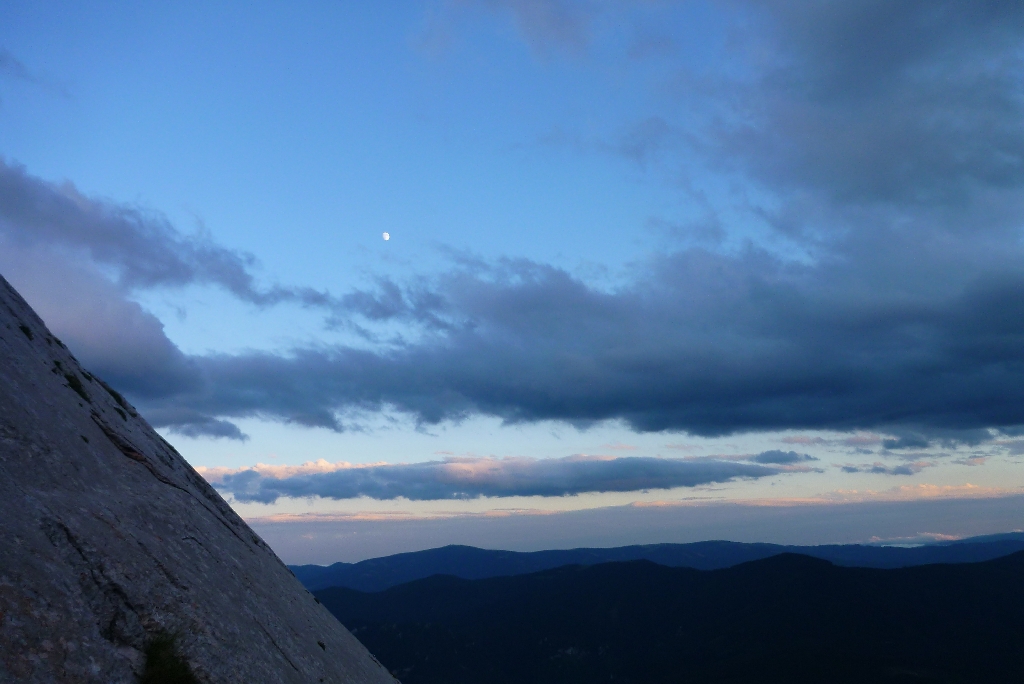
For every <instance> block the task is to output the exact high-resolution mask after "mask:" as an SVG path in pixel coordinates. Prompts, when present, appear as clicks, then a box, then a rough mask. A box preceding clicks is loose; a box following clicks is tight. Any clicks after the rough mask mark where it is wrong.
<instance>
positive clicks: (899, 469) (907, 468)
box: [840, 461, 935, 475]
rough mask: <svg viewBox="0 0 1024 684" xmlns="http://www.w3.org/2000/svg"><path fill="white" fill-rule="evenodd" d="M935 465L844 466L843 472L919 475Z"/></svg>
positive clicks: (915, 462)
mask: <svg viewBox="0 0 1024 684" xmlns="http://www.w3.org/2000/svg"><path fill="white" fill-rule="evenodd" d="M934 465H935V464H934V463H930V462H928V461H914V462H913V463H903V464H901V465H898V466H888V465H886V464H884V463H879V462H876V463H872V464H871V465H844V466H841V468H840V469H841V470H842V471H843V472H844V473H872V474H874V475H917V474H918V473H919V472H921V471H922V470H924V469H925V468H931V467H933V466H934Z"/></svg>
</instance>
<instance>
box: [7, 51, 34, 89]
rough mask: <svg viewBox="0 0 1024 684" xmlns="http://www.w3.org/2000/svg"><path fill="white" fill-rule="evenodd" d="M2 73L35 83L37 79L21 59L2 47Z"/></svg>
mask: <svg viewBox="0 0 1024 684" xmlns="http://www.w3.org/2000/svg"><path fill="white" fill-rule="evenodd" d="M0 74H3V75H5V76H10V77H11V78H16V79H18V80H21V81H28V82H29V83H35V81H36V79H35V77H34V76H33V75H32V73H31V72H30V71H29V70H28V67H26V66H25V65H24V64H22V63H21V61H20V60H19V59H18V58H17V57H15V56H14V55H12V54H11V53H10V51H9V50H7V49H6V48H2V47H0Z"/></svg>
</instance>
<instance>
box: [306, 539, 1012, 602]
mask: <svg viewBox="0 0 1024 684" xmlns="http://www.w3.org/2000/svg"><path fill="white" fill-rule="evenodd" d="M1022 550H1024V533H1021V532H1013V533H1008V534H999V535H989V536H986V537H976V538H973V539H964V540H960V541H956V542H942V543H937V544H928V545H925V546H915V547H909V548H904V547H897V546H866V545H860V544H847V545H828V546H782V545H778V544H744V543H739V542H728V541H706V542H697V543H693V544H650V545H645V546H621V547H617V548H611V549H568V550H560V551H534V552H518V551H491V550H487V549H478V548H475V547H472V546H445V547H442V548H439V549H430V550H427V551H415V552H412V553H399V554H396V555H394V556H385V557H383V558H373V559H370V560H365V561H361V562H359V563H335V564H334V565H329V566H322V565H291V566H289V567H290V568H291V570H292V572H294V573H295V576H296V577H298V578H299V581H300V582H302V583H303V584H304V585H305V586H306V588H307V589H309V590H311V591H313V590H316V589H324V588H326V587H348V588H350V589H358V590H360V591H382V590H384V589H387V588H389V587H393V586H397V585H399V584H404V583H406V582H411V581H413V580H417V579H422V578H424V577H430V576H431V575H452V576H454V577H461V578H463V579H484V578H487V577H502V576H510V575H523V574H526V573H531V572H539V571H541V570H550V569H552V568H557V567H561V566H563V565H597V564H599V563H610V562H616V561H632V560H649V561H652V562H654V563H658V564H659V565H667V566H669V567H682V568H694V569H697V570H717V569H720V568H728V567H732V566H734V565H738V564H739V563H745V562H748V561H752V560H759V559H761V558H769V557H771V556H777V555H779V554H780V553H799V554H802V555H805V556H811V557H813V558H820V559H822V560H827V561H830V562H832V563H835V564H836V565H844V566H850V567H863V568H902V567H910V566H915V565H927V564H930V563H976V562H979V561H986V560H991V559H993V558H999V557H1001V556H1005V555H1008V554H1011V553H1014V552H1016V551H1022Z"/></svg>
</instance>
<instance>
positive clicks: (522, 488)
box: [0, 0, 1024, 560]
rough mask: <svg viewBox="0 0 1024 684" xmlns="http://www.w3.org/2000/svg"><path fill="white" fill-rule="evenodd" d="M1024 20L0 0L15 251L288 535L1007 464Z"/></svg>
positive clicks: (911, 484) (1017, 483)
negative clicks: (9, 0) (335, 526)
mask: <svg viewBox="0 0 1024 684" xmlns="http://www.w3.org/2000/svg"><path fill="white" fill-rule="evenodd" d="M1020 14H1021V10H1020V9H1019V8H1018V6H1017V5H1015V4H1014V3H1001V2H993V3H981V4H977V5H971V6H965V5H962V4H959V3H952V2H908V3H902V4H899V5H892V4H890V3H885V2H870V1H868V0H859V1H850V2H843V3H838V2H804V1H802V0H789V1H786V2H778V3H761V2H754V1H752V0H751V1H740V0H735V1H731V0H730V1H725V0H722V1H715V2H669V1H668V0H664V1H656V0H652V1H650V2H624V1H616V0H605V1H599V0H593V1H588V0H579V1H574V0H463V1H455V0H450V1H438V2H422V3H398V2H395V3H372V4H367V3H306V4H292V5H289V6H287V7H285V6H283V5H279V4H269V3H263V4H253V5H245V6H242V5H239V4H231V3H221V4H217V5H207V6H203V7H201V8H200V7H196V8H189V7H182V6H177V5H174V4H171V3H166V4H161V3H147V4H145V5H142V6H140V5H137V4H128V3H120V4H119V3H105V4H102V5H87V6H80V5H72V4H70V3H68V4H61V3H47V2H42V3H18V2H14V3H5V5H4V6H3V7H2V8H0V156H2V159H3V167H2V169H0V171H2V173H0V176H2V179H0V273H2V274H3V275H4V277H6V278H7V279H9V280H10V281H11V283H12V284H14V285H15V287H17V288H18V289H19V290H20V291H21V292H22V293H23V295H24V296H25V297H26V298H27V299H28V300H29V302H30V303H31V304H32V305H33V306H34V307H36V308H37V310H38V311H39V312H40V314H41V315H42V316H43V318H44V320H46V321H47V323H48V324H49V325H50V326H51V328H53V329H54V331H55V332H56V333H57V334H58V335H60V336H61V337H62V338H63V339H64V340H65V341H66V342H67V343H68V344H69V346H70V347H71V349H72V350H73V351H75V353H76V354H77V355H78V356H79V357H80V358H81V360H82V361H83V362H84V363H85V364H86V365H87V366H88V367H90V368H92V369H93V370H94V371H96V372H97V373H98V374H100V375H101V376H102V377H104V378H106V379H107V380H108V381H109V382H111V383H112V384H113V385H115V386H116V387H118V388H120V389H122V390H123V391H124V392H125V393H126V395H127V396H128V397H129V398H130V399H131V400H132V401H133V402H135V403H136V404H137V405H138V406H139V407H140V409H141V410H142V411H143V414H144V415H146V416H147V417H148V418H149V419H150V421H151V422H153V423H154V425H156V426H157V427H158V429H160V430H161V431H162V432H163V433H164V434H165V435H166V436H167V437H168V438H169V439H170V440H171V441H172V442H173V443H174V444H175V445H176V446H177V447H178V448H179V449H180V450H181V452H182V453H183V454H184V455H185V456H186V458H188V460H189V461H190V462H191V463H192V464H193V465H195V466H197V467H199V468H200V469H201V471H202V472H204V473H205V474H206V475H207V476H208V477H210V478H211V480H213V481H215V482H216V483H217V485H218V486H219V487H220V488H221V491H222V493H224V494H225V495H226V496H228V497H229V498H230V500H231V501H232V502H233V505H235V506H236V507H237V508H238V510H240V511H241V512H242V513H243V515H245V516H246V517H247V518H249V519H253V520H255V519H261V520H277V521H282V520H286V521H287V524H286V525H285V523H281V522H279V523H275V524H280V525H285V527H284V529H287V530H290V532H288V533H287V534H286V535H285V536H286V537H287V538H288V539H293V538H294V539H299V540H301V539H306V538H307V536H310V535H313V533H312V532H309V533H308V534H307V532H305V531H304V530H306V529H307V528H309V529H312V527H310V526H311V525H313V524H314V522H315V525H316V526H317V527H316V529H317V530H320V532H317V534H323V532H322V530H323V529H326V528H324V527H323V526H324V525H328V526H329V525H330V524H331V523H330V521H331V520H334V521H335V522H336V524H338V525H341V524H342V522H343V523H344V525H352V524H355V523H353V522H352V521H353V520H361V521H363V522H364V523H365V524H366V525H368V526H370V527H367V528H366V529H367V530H370V529H371V528H372V530H373V532H372V533H373V534H374V535H377V536H383V537H384V538H387V536H388V534H390V533H389V531H388V530H389V529H390V530H397V529H398V528H397V527H395V526H394V525H392V526H391V527H389V523H388V522H387V521H388V520H397V519H402V520H419V519H423V520H430V521H433V522H431V523H430V524H432V525H435V526H437V529H438V530H440V532H438V534H440V535H441V537H443V538H444V539H445V540H447V541H455V542H457V541H462V540H464V537H460V536H459V533H458V532H457V530H458V529H462V528H460V527H459V526H458V525H455V523H454V522H452V521H454V520H456V519H462V518H459V516H463V517H464V516H471V517H472V516H484V517H483V518H481V519H487V516H494V515H497V514H498V513H499V512H501V515H505V514H506V513H507V512H508V511H520V512H522V511H527V512H537V511H541V512H545V513H550V516H549V518H548V519H549V521H550V522H549V524H550V526H552V527H553V528H555V529H562V528H565V529H572V527H571V524H570V523H568V522H565V521H567V520H569V518H566V517H564V516H565V515H569V513H565V512H566V511H573V510H576V509H601V510H604V511H605V512H606V513H605V514H606V515H607V516H611V517H610V518H608V519H613V518H614V517H615V515H617V514H616V513H615V512H616V511H620V510H628V506H629V505H631V504H634V503H640V504H644V505H648V504H651V503H654V502H657V503H658V504H659V505H660V506H666V505H680V506H683V505H690V504H689V503H687V502H693V501H702V502H706V503H707V504H708V505H715V506H719V505H724V504H723V502H733V505H736V506H744V507H746V508H742V510H744V511H746V510H762V509H763V507H764V506H768V505H769V504H770V505H771V506H774V507H778V506H785V505H796V504H797V503H799V504H800V505H807V506H813V505H814V503H815V502H818V503H820V504H821V506H822V508H820V510H819V512H820V513H821V514H822V515H824V513H823V511H825V510H829V511H833V512H834V511H839V510H849V509H843V508H842V507H840V508H835V505H836V504H837V502H842V503H844V505H846V504H848V505H849V506H867V505H881V503H879V502H883V503H884V502H892V501H900V502H907V501H910V500H916V499H919V498H927V499H929V500H933V499H941V500H947V499H948V500H949V501H958V502H959V501H975V500H976V501H979V502H982V501H989V500H991V499H993V498H1000V497H1014V496H1020V495H1021V493H1022V492H1024V469H1022V467H1021V453H1022V452H1024V441H1022V440H1021V439H1020V437H1019V436H1020V435H1021V434H1022V426H1024V392H1022V390H1021V387H1024V384H1022V383H1021V380H1024V377H1022V376H1024V356H1022V352H1021V349H1024V347H1022V346H1021V341H1022V340H1024V327H1022V325H1024V324H1022V323H1021V320H1024V319H1022V318H1021V317H1020V316H1019V315H1018V314H1019V313H1020V312H1021V310H1022V305H1024V295H1022V292H1024V265H1022V263H1024V262H1022V257H1024V248H1022V244H1021V225H1022V219H1024V193H1022V189H1024V129H1022V126H1021V121H1024V118H1022V116H1021V115H1022V114H1024V111H1022V110H1024V102H1022V99H1021V97H1020V92H1021V89H1020V86H1021V85H1022V74H1024V70H1022V61H1021V60H1022V51H1021V47H1022V34H1021V31H1020V26H1022V25H1024V23H1022V22H1021V21H1020V20H1021V16H1020ZM385 231H386V232H388V233H389V234H390V235H391V239H390V240H389V241H387V242H385V241H384V240H382V238H381V234H382V233H383V232H385ZM321 460H322V461H323V462H322V463H319V464H317V462H319V461H321ZM303 463H311V464H312V465H308V466H302V465H301V464H303ZM257 464H263V465H261V466H259V467H256V466H257ZM342 464H347V465H342ZM754 504H757V505H756V506H754V507H753V508H750V506H752V505H754ZM826 504H827V505H826ZM886 505H888V504H886ZM901 505H902V504H901ZM907 505H909V504H907ZM950 505H952V504H950ZM957 505H958V506H960V505H962V504H959V503H958V504H957ZM978 505H979V506H981V505H982V504H981V503H979V504H978ZM985 505H989V504H985ZM623 506H626V507H627V508H626V509H623V508H621V507H623ZM757 506H761V507H762V508H758V507H757ZM716 510H717V509H716ZM737 510H741V509H737ZM920 510H925V509H923V508H922V509H920ZM927 510H929V511H933V510H934V509H927ZM957 510H958V511H959V510H961V509H957ZM559 512H562V513H559ZM517 514H518V513H517ZM523 514H524V515H525V514H526V513H523ZM605 514H602V515H605ZM765 515H766V516H767V517H766V518H765V519H766V520H767V519H768V518H770V516H768V515H767V514H765ZM831 515H833V517H832V518H829V519H830V520H832V519H834V526H833V527H828V526H825V527H821V528H820V529H819V532H817V533H816V534H818V535H819V536H818V537H817V538H815V539H804V538H801V540H802V541H805V542H806V541H815V540H817V541H823V542H824V541H831V540H834V539H843V540H855V539H868V538H871V537H872V536H878V535H879V534H881V532H880V531H878V530H875V529H874V528H873V527H872V525H875V526H876V527H877V523H870V524H869V523H863V524H862V525H861V526H860V527H857V526H856V525H853V523H850V522H849V516H845V515H843V514H840V513H833V514H831ZM929 515H932V514H931V513H929V514H928V515H925V514H922V515H920V516H916V517H915V516H910V515H908V516H907V522H906V525H905V527H906V529H900V530H895V529H889V528H887V529H886V531H885V534H888V535H890V536H892V535H895V536H903V537H912V536H914V535H916V534H919V533H926V532H927V533H947V532H950V531H949V530H947V529H945V528H943V527H942V526H943V525H947V526H948V524H949V523H948V517H947V518H942V516H938V517H929ZM958 515H962V514H958ZM275 516H276V517H275ZM353 516H355V517H353ZM360 516H362V517H360ZM559 516H562V517H559ZM620 517H621V519H622V520H627V519H632V518H630V516H629V515H627V514H625V513H623V514H621V516H620ZM741 517H742V516H741ZM826 517H827V516H826ZM736 519H737V520H739V519H740V518H736ZM744 520H746V522H743V523H742V524H741V523H739V522H737V523H736V525H737V527H735V528H734V529H735V531H736V534H734V535H733V536H734V537H737V535H738V534H740V531H742V530H749V529H751V528H750V525H751V524H752V523H751V521H750V520H747V519H744ZM325 521H326V522H325ZM338 521H342V522H338ZM559 521H562V522H559ZM943 521H946V522H943ZM421 522H422V521H421ZM446 525H447V527H446ZM559 525H561V526H562V528H559ZM637 525H641V526H642V524H641V523H636V524H635V525H634V526H633V527H630V525H627V524H623V525H619V526H615V525H611V526H610V527H611V528H614V529H615V530H616V531H615V532H614V533H612V532H609V535H608V536H607V538H605V539H603V542H604V543H609V544H611V543H629V542H630V541H631V540H633V539H639V538H641V537H642V538H644V540H645V541H653V540H652V539H647V537H646V536H644V534H643V530H642V529H641V527H637ZM851 525H853V526H852V527H851ZM566 526H568V527H566ZM684 527H685V525H684ZM1016 527H1020V521H1019V520H1014V519H1013V516H1009V517H1004V518H992V517H991V516H989V517H986V516H983V515H981V514H979V516H978V526H977V529H973V530H968V531H967V532H979V533H980V532H990V531H1002V530H1003V529H1013V528H1016ZM940 528H942V529H940ZM274 529H278V528H274ZM508 529H512V528H508ZM531 529H532V528H531ZM659 529H660V528H659ZM687 529H691V533H688V534H692V535H696V536H697V537H698V538H699V537H700V529H701V528H700V527H699V526H696V527H695V526H693V525H690V527H689V528H687ZM714 529H715V534H716V535H717V536H728V530H721V529H719V528H714ZM755 529H763V531H764V536H765V540H766V541H772V540H775V539H776V538H777V539H782V537H780V536H779V534H780V532H779V529H778V527H777V526H776V527H774V528H773V527H771V526H768V527H763V528H758V527H756V525H755ZM444 530H449V531H450V534H449V536H447V537H445V536H444V535H445V534H448V533H447V532H444ZM773 530H774V531H773ZM367 533H368V534H369V532H367ZM956 533H958V534H959V533H966V532H964V530H960V531H958V532H956ZM518 534H520V533H516V535H518ZM531 534H534V535H535V536H536V533H531ZM666 534H668V533H666ZM708 534H711V527H709V528H708ZM303 535H307V536H303ZM509 535H512V536H509ZM772 535H775V537H772ZM648 536H649V535H648ZM441 537H438V538H441ZM541 537H543V538H544V539H555V538H557V539H558V540H559V541H558V542H557V543H559V544H561V545H572V544H573V542H572V539H573V537H572V534H568V533H566V534H562V535H561V536H559V535H547V536H544V535H541V536H539V537H537V539H540V538H541ZM431 538H434V537H431ZM586 538H587V539H588V540H590V541H589V542H588V543H594V542H593V539H592V538H591V537H590V536H587V537H586ZM737 538H738V537H737ZM393 539H394V542H393V544H392V546H390V547H388V546H387V545H385V546H383V547H380V548H386V549H387V550H406V549H407V548H409V546H410V544H411V545H413V546H415V545H416V544H415V542H412V541H410V540H409V539H408V537H407V536H403V535H401V534H398V533H397V532H396V533H394V535H393ZM494 539H495V541H494V545H497V546H513V545H515V544H518V545H519V546H518V547H517V548H524V546H523V545H524V544H525V545H526V547H528V546H529V545H530V543H531V542H530V540H528V539H527V540H523V539H521V538H519V537H518V536H515V535H513V533H511V532H508V533H506V536H505V537H502V536H501V535H500V534H497V533H496V536H495V538H494ZM581 539H582V537H581ZM666 540H668V539H666ZM321 541H322V540H321ZM597 541H598V542H601V541H602V540H601V539H598V540H597ZM319 543H320V542H316V541H314V540H313V539H312V538H310V539H309V544H308V545H309V546H315V545H316V544H319ZM424 543H425V542H424ZM537 543H539V542H537ZM552 543H554V542H552ZM300 547H301V543H300V545H299V546H295V545H294V544H293V545H290V546H289V549H291V550H292V551H289V552H290V553H291V552H294V553H295V554H298V555H301V553H302V551H301V548H300ZM374 548H378V547H374ZM332 549H334V550H333V551H332V553H336V554H337V555H338V556H339V557H340V556H342V555H344V554H345V553H347V552H346V550H345V549H344V548H343V547H337V548H335V547H332ZM378 550H379V549H378ZM349 559H351V554H350V556H349ZM324 560H327V559H324Z"/></svg>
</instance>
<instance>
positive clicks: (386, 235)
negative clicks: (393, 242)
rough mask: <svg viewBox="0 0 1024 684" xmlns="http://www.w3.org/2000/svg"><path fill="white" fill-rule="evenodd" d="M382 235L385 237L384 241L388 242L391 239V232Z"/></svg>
mask: <svg viewBox="0 0 1024 684" xmlns="http://www.w3.org/2000/svg"><path fill="white" fill-rule="evenodd" d="M381 237H382V238H384V242H387V241H388V240H390V239H391V233H384V234H383V235H381Z"/></svg>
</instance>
